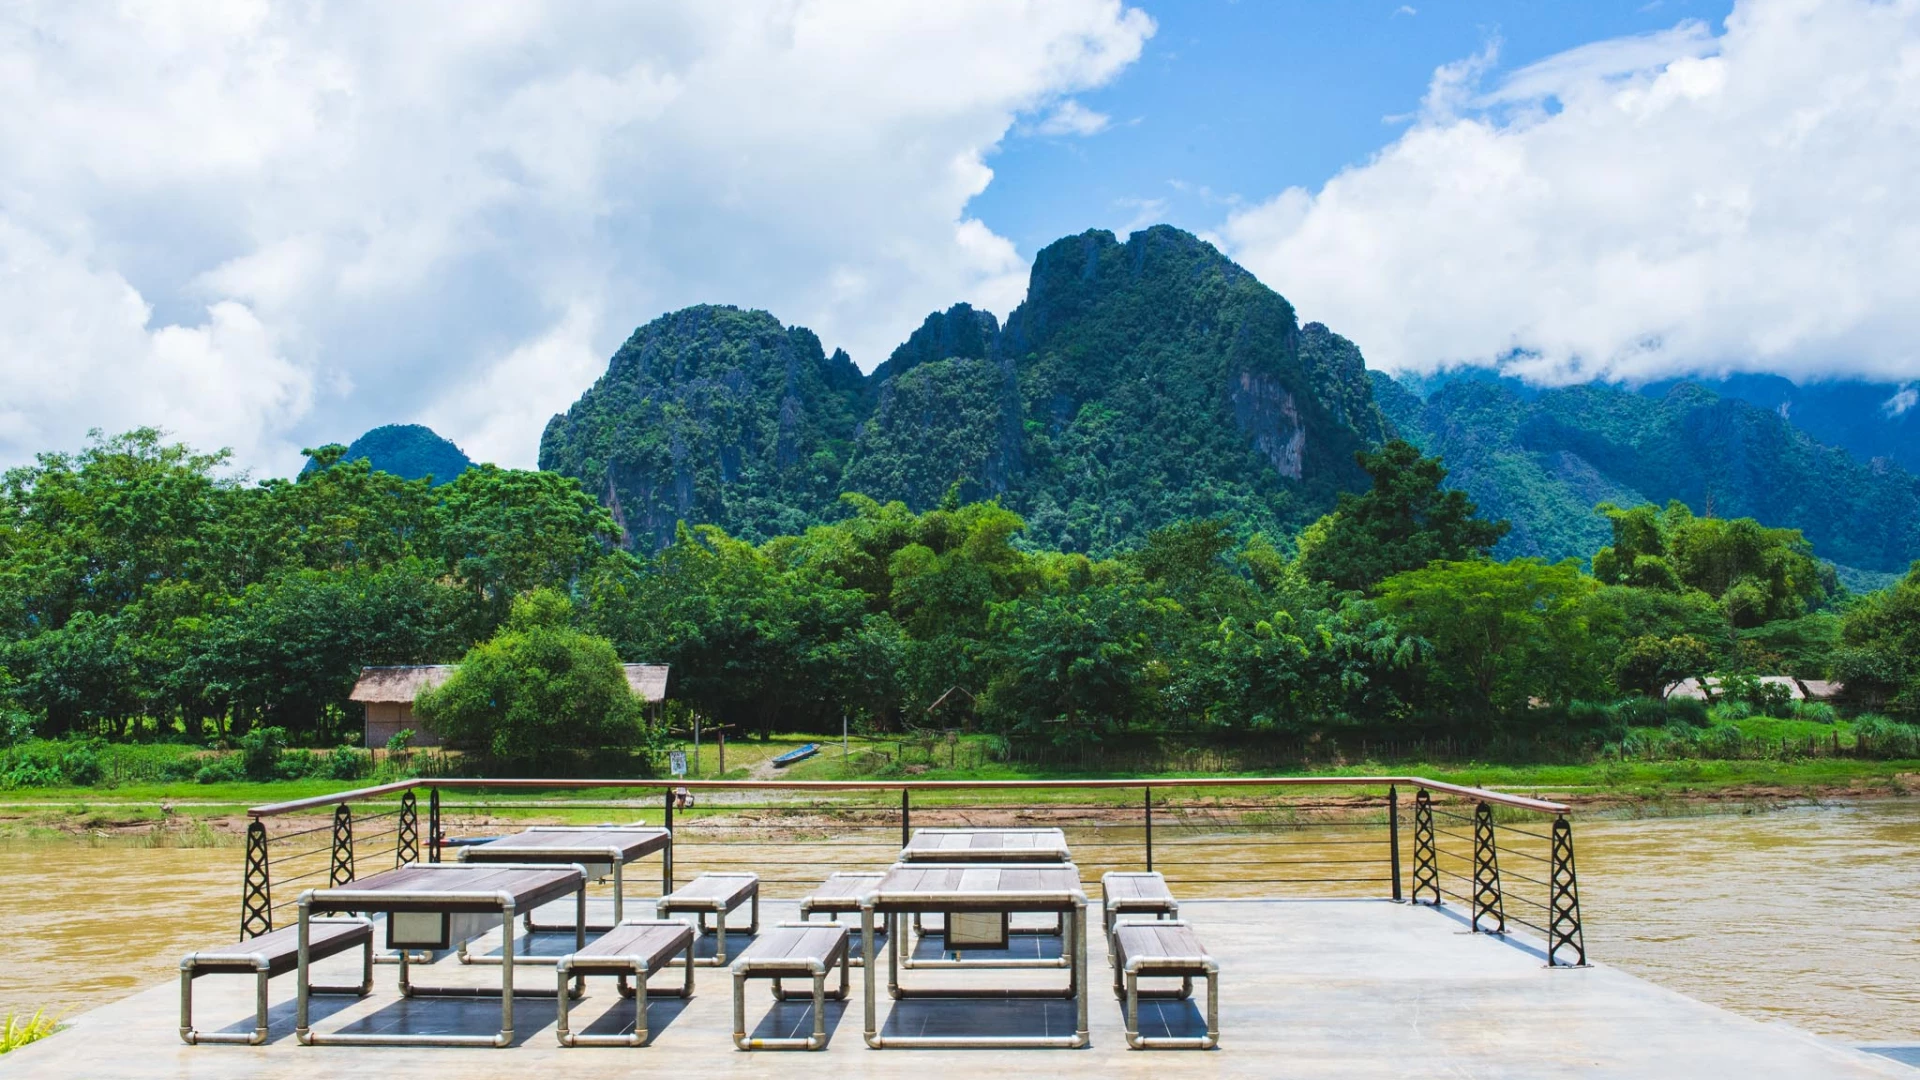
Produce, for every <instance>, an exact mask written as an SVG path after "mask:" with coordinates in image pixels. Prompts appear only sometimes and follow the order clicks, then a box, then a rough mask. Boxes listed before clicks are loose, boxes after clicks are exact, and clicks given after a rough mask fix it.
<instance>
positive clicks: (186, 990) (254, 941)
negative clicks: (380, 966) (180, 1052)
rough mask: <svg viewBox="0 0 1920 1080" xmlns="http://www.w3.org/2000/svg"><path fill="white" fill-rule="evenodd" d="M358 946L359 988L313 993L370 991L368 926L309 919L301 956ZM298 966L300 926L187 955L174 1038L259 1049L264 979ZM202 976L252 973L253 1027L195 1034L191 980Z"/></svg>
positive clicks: (364, 993) (313, 956)
mask: <svg viewBox="0 0 1920 1080" xmlns="http://www.w3.org/2000/svg"><path fill="white" fill-rule="evenodd" d="M355 946H358V947H359V948H360V949H361V950H362V951H363V953H364V955H363V957H362V960H361V975H360V985H359V986H357V987H350V986H315V987H311V988H310V989H309V991H308V992H309V993H314V994H352V995H353V996H355V997H365V996H367V993H368V992H369V991H371V990H372V989H373V923H372V922H370V921H368V920H366V919H362V918H339V919H314V920H312V921H311V923H310V924H309V926H308V929H307V958H308V960H309V961H312V960H324V959H326V958H327V957H329V956H334V955H337V954H339V953H343V952H346V951H347V950H348V949H351V948H354V947H355ZM299 966H300V928H299V927H298V926H288V927H283V928H282V929H279V930H274V931H270V932H268V933H265V934H262V935H260V936H259V937H257V938H250V939H248V940H246V941H242V942H238V943H235V944H232V945H221V946H215V947H214V948H211V949H201V950H199V951H198V952H191V953H188V954H187V955H186V956H185V957H184V958H182V959H181V961H180V1038H181V1039H183V1040H185V1041H186V1042H187V1044H188V1045H190V1046H191V1045H194V1044H197V1043H241V1044H244V1045H247V1046H259V1045H260V1044H262V1043H264V1042H266V1041H267V981H268V980H269V979H272V978H273V977H274V976H276V975H285V974H286V973H287V972H289V971H292V970H294V969H295V968H297V967H299ZM202 975H252V976H254V977H255V978H256V979H257V980H258V985H257V988H256V990H255V1000H254V1029H253V1031H252V1032H250V1033H247V1034H244V1035H243V1034H240V1033H239V1032H212V1031H196V1030H195V1029H194V1026H193V980H195V979H197V978H199V977H200V976H202Z"/></svg>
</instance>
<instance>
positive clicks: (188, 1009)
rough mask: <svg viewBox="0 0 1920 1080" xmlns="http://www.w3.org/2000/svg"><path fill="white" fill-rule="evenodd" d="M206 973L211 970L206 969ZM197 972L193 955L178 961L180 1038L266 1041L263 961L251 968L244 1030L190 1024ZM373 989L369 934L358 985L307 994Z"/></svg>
mask: <svg viewBox="0 0 1920 1080" xmlns="http://www.w3.org/2000/svg"><path fill="white" fill-rule="evenodd" d="M208 974H213V973H212V972H209V973H208ZM200 975H201V972H200V970H199V965H198V964H197V963H196V962H195V958H194V957H193V956H188V957H187V958H186V959H185V960H182V961H180V1039H181V1041H183V1042H185V1043H186V1044H187V1045H188V1046H197V1045H199V1044H200V1043H225V1044H229V1045H239V1046H260V1045H262V1044H264V1043H265V1042H266V1041H267V1010H268V1002H267V983H268V982H269V981H271V980H272V978H273V973H272V972H271V971H269V970H268V969H267V965H266V964H265V963H261V964H259V965H257V970H256V971H255V972H254V976H253V978H254V1003H253V1030H252V1031H250V1032H246V1033H241V1032H237V1031H200V1030H198V1029H196V1028H195V1027H194V1026H193V980H195V979H197V978H199V977H200ZM372 992H373V938H372V937H371V936H369V937H368V938H367V941H366V944H364V945H362V946H361V948H360V985H359V986H310V987H308V988H307V993H309V994H327V995H340V996H343V997H366V996H367V995H368V994H370V993H372Z"/></svg>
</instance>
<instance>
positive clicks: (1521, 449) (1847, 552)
mask: <svg viewBox="0 0 1920 1080" xmlns="http://www.w3.org/2000/svg"><path fill="white" fill-rule="evenodd" d="M1374 392H1375V395H1376V397H1377V398H1378V400H1379V401H1380V402H1381V405H1382V408H1383V411H1385V412H1386V413H1387V414H1388V415H1389V416H1390V418H1391V419H1392V421H1393V423H1394V425H1395V427H1396V428H1397V429H1398V432H1399V434H1400V435H1401V436H1402V437H1403V438H1406V439H1408V440H1410V441H1412V442H1414V443H1416V444H1418V445H1419V446H1420V448H1421V449H1422V450H1423V451H1425V452H1426V453H1429V454H1435V455H1438V456H1440V457H1442V458H1444V459H1445V460H1446V462H1447V468H1448V470H1449V471H1450V476H1451V483H1452V484H1453V485H1454V486H1456V487H1458V488H1459V489H1460V490H1462V491H1464V492H1466V493H1467V494H1468V495H1469V496H1470V497H1471V498H1472V499H1473V500H1474V502H1476V503H1478V504H1479V506H1480V507H1481V510H1482V511H1483V512H1484V513H1486V514H1487V515H1488V516H1490V517H1500V518H1505V519H1508V520H1510V521H1511V522H1513V525H1514V531H1513V532H1512V533H1510V534H1509V535H1508V537H1507V539H1506V540H1505V542H1503V543H1502V545H1501V546H1500V547H1499V548H1498V549H1497V551H1496V554H1498V555H1500V556H1501V557H1503V558H1505V557H1511V556H1515V555H1539V556H1543V557H1546V558H1549V559H1564V558H1570V557H1571V558H1585V557H1587V556H1588V555H1590V554H1591V553H1592V552H1593V551H1594V550H1595V549H1596V548H1598V547H1600V546H1601V545H1602V544H1604V543H1606V542H1607V539H1606V538H1607V529H1606V523H1605V522H1603V521H1600V520H1597V519H1595V518H1594V517H1592V515H1591V514H1590V513H1589V508H1591V507H1592V506H1593V505H1594V504H1595V503H1597V502H1611V503H1615V504H1618V505H1621V506H1631V505H1635V504H1640V503H1648V502H1651V503H1655V504H1664V503H1666V502H1668V501H1670V500H1678V501H1680V502H1682V503H1684V504H1686V505H1687V506H1689V507H1691V508H1693V510H1694V511H1695V512H1697V513H1700V514H1702V515H1704V516H1708V517H1713V518H1723V519H1737V518H1753V519H1755V520H1757V521H1761V522H1765V523H1766V524H1767V525H1769V526H1779V527H1786V528H1792V529H1798V530H1801V531H1802V532H1803V533H1804V534H1805V536H1806V537H1807V539H1808V540H1809V541H1810V542H1811V544H1812V547H1813V550H1815V551H1817V552H1818V553H1819V554H1820V555H1821V556H1823V557H1825V558H1828V559H1831V560H1833V561H1834V562H1836V563H1838V564H1840V565H1841V566H1843V567H1858V568H1863V569H1865V570H1872V571H1891V570H1897V569H1901V568H1904V567H1905V566H1906V565H1907V563H1908V562H1909V561H1911V560H1912V559H1913V558H1915V557H1916V556H1917V555H1920V485H1916V483H1915V480H1914V477H1913V475H1912V474H1911V473H1909V472H1907V471H1906V470H1904V469H1902V468H1900V467H1899V466H1896V465H1888V464H1887V463H1885V462H1876V463H1872V464H1869V463H1867V462H1863V461H1860V460H1858V459H1856V458H1854V457H1852V456H1850V455H1848V454H1847V453H1846V452H1845V451H1843V450H1837V449H1834V448H1832V447H1830V446H1824V445H1821V444H1820V443H1818V442H1815V441H1814V440H1812V439H1808V438H1807V437H1806V436H1805V435H1803V434H1801V433H1800V432H1799V431H1798V430H1796V429H1795V428H1794V426H1793V425H1792V424H1791V423H1789V422H1788V421H1787V420H1786V419H1785V418H1783V417H1782V416H1781V415H1780V414H1779V413H1777V412H1775V411H1774V410H1772V409H1767V408H1760V407H1756V406H1754V405H1751V404H1748V403H1746V402H1743V401H1737V400H1732V399H1725V398H1720V397H1717V396H1715V395H1714V394H1713V393H1711V392H1709V391H1708V390H1705V389H1703V388H1701V387H1699V386H1696V385H1693V384H1691V383H1679V384H1676V385H1675V386H1673V387H1672V388H1671V389H1670V390H1668V391H1667V392H1666V393H1664V394H1662V395H1660V396H1658V397H1649V396H1646V395H1643V394H1640V393H1636V392H1635V391H1633V390H1630V389H1628V388H1626V387H1623V386H1618V385H1610V384H1602V383H1595V384H1590V385H1586V386H1573V387H1565V388H1560V389H1547V390H1542V389H1537V388H1533V387H1529V386H1527V385H1525V384H1523V383H1520V382H1519V381H1518V380H1515V379H1498V378H1481V377H1473V376H1470V375H1463V376H1458V377H1452V378H1448V379H1444V380H1442V381H1441V384H1440V385H1438V386H1437V388H1435V389H1433V390H1432V392H1431V393H1428V394H1426V395H1425V397H1424V400H1423V399H1422V397H1421V396H1420V395H1419V394H1416V393H1414V392H1412V391H1411V390H1410V389H1409V387H1407V386H1403V385H1399V384H1393V383H1392V380H1390V379H1388V378H1387V377H1386V376H1384V375H1376V376H1375V380H1374ZM1625 569H1627V570H1631V567H1627V568H1625ZM1609 580H1616V579H1615V578H1613V577H1611V576H1609ZM1716 595H1718V594H1716Z"/></svg>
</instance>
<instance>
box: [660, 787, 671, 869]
mask: <svg viewBox="0 0 1920 1080" xmlns="http://www.w3.org/2000/svg"><path fill="white" fill-rule="evenodd" d="M661 820H663V821H664V822H665V823H666V829H667V850H665V851H663V852H661V853H660V895H661V896H665V895H667V894H668V893H670V892H672V891H673V788H672V787H668V788H667V790H666V816H665V817H664V818H662V819H661Z"/></svg>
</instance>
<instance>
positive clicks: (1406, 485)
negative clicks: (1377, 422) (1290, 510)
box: [1298, 439, 1509, 591]
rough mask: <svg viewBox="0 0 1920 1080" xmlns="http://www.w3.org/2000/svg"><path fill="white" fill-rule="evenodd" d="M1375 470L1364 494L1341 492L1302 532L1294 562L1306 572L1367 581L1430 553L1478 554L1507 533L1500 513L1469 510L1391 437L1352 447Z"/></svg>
mask: <svg viewBox="0 0 1920 1080" xmlns="http://www.w3.org/2000/svg"><path fill="white" fill-rule="evenodd" d="M1354 457H1355V460H1357V461H1359V463H1360V467H1361V468H1362V469H1365V470H1366V471H1367V474H1368V475H1369V476H1371V477H1372V478H1373V487H1372V488H1371V489H1370V490H1368V491H1367V492H1366V493H1365V494H1361V495H1354V494H1352V493H1351V492H1342V493H1341V495H1340V498H1339V502H1338V504H1337V505H1336V506H1335V508H1334V511H1333V513H1331V514H1328V515H1327V516H1326V517H1323V518H1321V519H1320V520H1319V521H1316V522H1314V523H1313V524H1312V525H1310V526H1308V527H1307V529H1306V531H1304V532H1302V533H1301V534H1300V540H1299V557H1298V562H1299V566H1300V570H1301V572H1302V573H1304V574H1305V575H1306V576H1308V577H1310V578H1313V579H1315V580H1317V581H1325V582H1328V583H1330V584H1332V585H1333V586H1334V587H1336V588H1340V589H1347V590H1353V591H1360V590H1365V589H1369V588H1372V587H1373V586H1374V585H1376V584H1378V583H1379V582H1381V581H1384V580H1386V579H1387V578H1389V577H1392V576H1393V575H1394V574H1397V573H1400V572H1401V571H1403V570H1417V569H1419V568H1420V567H1423V566H1426V565H1427V564H1428V563H1430V562H1433V561H1435V560H1448V561H1459V560H1462V559H1470V558H1473V557H1475V556H1484V555H1486V554H1487V553H1488V552H1489V551H1491V550H1492V549H1493V546H1494V545H1495V544H1497V543H1499V542H1500V538H1501V537H1503V536H1505V535H1507V530H1508V527H1509V526H1508V525H1507V523H1506V522H1504V521H1487V520H1484V519H1482V518H1479V517H1476V516H1474V515H1475V513H1476V509H1475V507H1474V505H1473V502H1472V500H1470V499H1468V498H1467V496H1466V494H1465V493H1464V492H1460V491H1443V490H1441V487H1440V485H1441V482H1442V481H1444V480H1445V479H1446V478H1447V470H1446V469H1445V468H1444V467H1442V466H1441V464H1440V459H1439V458H1428V457H1421V456H1420V451H1419V450H1417V449H1415V448H1414V446H1413V445H1412V444H1411V443H1407V442H1404V441H1402V440H1399V439H1395V440H1393V441H1392V442H1389V443H1387V444H1386V445H1385V446H1382V447H1381V448H1380V449H1379V450H1377V451H1371V452H1370V451H1365V450H1363V451H1360V452H1359V453H1358V454H1355V455H1354Z"/></svg>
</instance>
